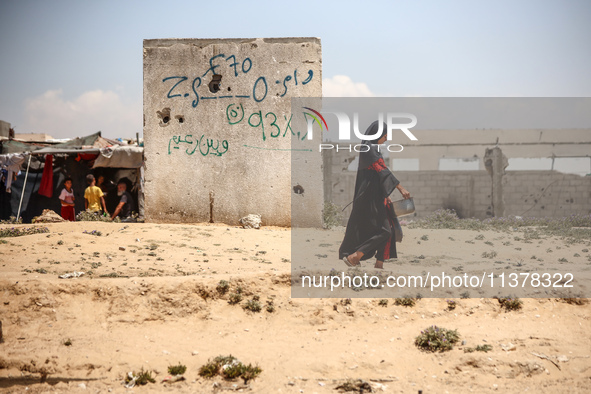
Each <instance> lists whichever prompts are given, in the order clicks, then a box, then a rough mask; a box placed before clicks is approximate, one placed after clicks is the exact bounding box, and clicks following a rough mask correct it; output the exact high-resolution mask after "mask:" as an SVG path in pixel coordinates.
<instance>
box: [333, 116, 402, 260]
mask: <svg viewBox="0 0 591 394" xmlns="http://www.w3.org/2000/svg"><path fill="white" fill-rule="evenodd" d="M378 126H379V124H378V122H374V123H372V125H371V126H370V127H369V128H368V129H367V131H366V132H365V134H366V135H374V134H375V133H376V132H377V130H378ZM385 127H386V125H383V132H382V135H383V134H384V133H385ZM378 139H379V137H378V138H377V139H374V140H373V141H362V143H363V145H365V146H367V148H365V147H363V150H367V151H366V152H361V153H360V154H359V168H358V170H357V178H356V181H355V196H354V199H353V208H352V210H351V216H350V217H349V221H348V223H347V230H346V232H345V238H344V239H343V242H342V244H341V247H340V248H339V259H342V258H343V257H346V256H349V255H350V254H353V253H355V252H357V251H359V252H362V253H363V257H362V258H361V260H366V259H369V258H371V257H373V256H374V255H375V256H376V258H377V259H378V260H381V261H384V260H387V259H389V258H396V257H397V256H396V241H395V237H394V233H395V227H397V226H395V222H396V221H397V219H396V218H395V217H393V216H392V215H391V214H390V211H391V210H390V209H386V199H387V197H388V196H389V195H390V194H391V193H392V192H393V191H394V189H395V188H396V186H397V185H398V184H399V183H400V182H399V181H398V180H397V179H396V177H394V175H393V174H392V172H390V170H389V169H388V168H387V167H386V165H385V163H384V158H383V157H382V154H381V153H380V151H379V145H376V144H373V143H372V142H377V140H378Z"/></svg>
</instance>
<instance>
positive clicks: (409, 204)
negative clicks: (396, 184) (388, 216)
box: [392, 197, 415, 217]
mask: <svg viewBox="0 0 591 394" xmlns="http://www.w3.org/2000/svg"><path fill="white" fill-rule="evenodd" d="M392 206H393V207H394V213H395V214H396V216H397V217H401V216H406V215H410V214H411V213H414V212H415V202H414V201H413V199H412V197H410V198H407V199H406V200H398V201H394V202H392Z"/></svg>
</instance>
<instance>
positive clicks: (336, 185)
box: [325, 157, 591, 224]
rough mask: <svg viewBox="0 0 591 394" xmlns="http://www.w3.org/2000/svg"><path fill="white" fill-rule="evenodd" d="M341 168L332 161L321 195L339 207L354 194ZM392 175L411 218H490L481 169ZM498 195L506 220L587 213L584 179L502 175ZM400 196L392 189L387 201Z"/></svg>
mask: <svg viewBox="0 0 591 394" xmlns="http://www.w3.org/2000/svg"><path fill="white" fill-rule="evenodd" d="M334 161H336V162H337V163H334ZM345 164H346V163H345V162H343V163H340V162H339V160H336V158H334V157H333V165H332V169H333V172H332V174H331V176H330V177H328V176H325V179H326V180H327V181H328V182H330V183H331V186H332V191H331V193H330V194H329V193H327V195H330V196H331V197H332V202H333V203H335V204H337V205H339V206H341V207H344V206H345V205H347V204H348V203H349V202H351V201H352V200H353V192H354V190H355V176H356V172H354V171H347V170H345V171H343V170H342V169H343V167H344V166H345ZM345 168H346V166H345ZM325 174H326V172H325ZM394 175H395V176H396V178H398V180H399V181H400V182H401V184H402V185H403V186H404V187H405V188H406V189H407V190H408V191H410V192H411V194H412V195H413V197H414V200H415V206H416V209H417V212H416V214H415V217H424V216H426V215H428V214H430V213H432V212H434V211H436V210H437V209H441V208H446V209H454V210H455V211H456V212H457V213H458V215H459V216H460V217H464V218H467V217H475V218H479V219H485V218H488V217H491V214H492V212H491V191H492V189H491V177H490V175H489V174H488V173H487V172H486V171H402V172H394ZM503 194H504V199H505V210H506V213H505V215H506V216H509V215H512V216H524V217H554V218H560V217H564V216H569V215H572V214H591V177H589V176H587V177H581V176H578V175H571V174H563V173H559V172H556V171H516V172H507V173H506V175H505V176H504V177H503ZM401 198H402V197H401V196H400V193H399V192H398V191H394V193H393V195H392V199H393V200H398V199H401ZM350 213H351V206H349V207H348V208H347V209H345V211H344V212H343V217H344V221H343V224H346V221H347V218H348V217H349V214H350Z"/></svg>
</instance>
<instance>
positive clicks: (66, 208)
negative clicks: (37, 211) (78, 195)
mask: <svg viewBox="0 0 591 394" xmlns="http://www.w3.org/2000/svg"><path fill="white" fill-rule="evenodd" d="M59 198H60V202H61V203H62V217H63V218H64V219H65V220H69V221H71V222H74V221H76V210H75V209H74V191H73V190H72V178H66V180H65V181H64V188H63V189H62V192H61V193H60V197H59Z"/></svg>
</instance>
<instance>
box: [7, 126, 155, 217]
mask: <svg viewBox="0 0 591 394" xmlns="http://www.w3.org/2000/svg"><path fill="white" fill-rule="evenodd" d="M0 144H1V145H2V150H1V152H2V153H1V154H0V166H1V167H2V168H3V171H2V175H4V176H3V180H4V181H3V182H2V181H0V219H2V220H5V219H8V217H10V216H15V217H17V216H20V217H22V219H23V222H30V221H31V219H32V218H33V217H35V216H38V215H40V214H41V212H42V211H43V209H52V210H54V211H55V212H57V213H60V211H61V208H60V207H61V204H60V201H59V199H58V196H59V193H60V192H61V190H62V188H63V181H64V179H65V178H66V177H70V178H72V184H73V189H74V195H75V205H76V206H75V209H76V213H79V212H80V211H83V210H84V208H85V207H84V190H85V189H86V187H87V185H86V175H87V174H94V175H95V177H98V176H99V175H103V176H104V177H105V178H106V179H107V180H109V181H110V182H109V184H110V185H111V186H110V187H111V189H113V188H114V187H115V186H114V185H116V183H117V182H118V181H119V180H120V179H122V178H126V179H127V180H129V182H128V190H129V191H130V192H131V193H132V195H133V196H134V199H135V200H136V206H137V207H138V208H139V209H138V213H139V217H140V219H142V218H143V216H144V211H143V206H144V204H143V200H144V198H143V197H144V196H143V147H138V146H132V145H122V144H121V143H119V142H117V141H113V140H109V139H106V138H103V137H101V135H100V132H99V133H95V134H92V135H89V136H86V137H79V138H75V139H72V140H70V141H67V142H64V143H60V144H55V145H48V144H40V143H33V144H29V143H24V142H19V141H15V140H5V141H1V142H0ZM48 155H51V157H52V159H53V163H52V169H51V171H50V170H46V169H45V166H46V160H45V159H46V158H47V157H48ZM48 163H49V162H48ZM16 168H18V169H19V170H20V173H19V174H18V176H17V177H16V180H14V181H13V182H10V181H8V179H7V178H8V175H9V172H10V171H9V170H10V169H12V170H15V169H16ZM44 170H45V173H44V172H43V171H44ZM44 176H45V183H47V180H48V179H49V180H50V181H51V183H50V185H49V187H48V188H42V193H39V190H40V187H41V186H42V184H43V178H44ZM51 178H53V179H51ZM6 181H8V182H6ZM106 200H107V209H108V210H109V212H113V210H114V206H115V205H117V202H118V199H117V196H116V193H109V192H107V198H106Z"/></svg>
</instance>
